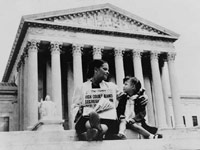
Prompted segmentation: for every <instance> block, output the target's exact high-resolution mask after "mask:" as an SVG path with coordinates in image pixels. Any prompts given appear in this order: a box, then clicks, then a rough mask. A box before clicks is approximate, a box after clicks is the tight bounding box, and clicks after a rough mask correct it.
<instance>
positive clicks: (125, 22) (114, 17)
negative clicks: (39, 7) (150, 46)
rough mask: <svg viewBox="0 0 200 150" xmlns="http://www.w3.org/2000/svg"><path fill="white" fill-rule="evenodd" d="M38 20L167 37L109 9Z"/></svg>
mask: <svg viewBox="0 0 200 150" xmlns="http://www.w3.org/2000/svg"><path fill="white" fill-rule="evenodd" d="M39 20H43V21H51V22H57V23H61V24H65V25H79V26H83V27H96V28H100V29H106V28H107V29H113V30H114V31H117V30H122V31H123V30H126V31H128V32H130V33H143V34H153V35H167V34H166V33H164V32H162V31H159V30H157V29H155V28H153V27H150V26H148V25H145V24H143V23H141V22H139V21H137V20H135V19H133V18H130V17H127V16H125V15H123V14H120V13H118V12H115V11H112V10H110V9H101V10H96V11H88V12H80V13H74V14H67V15H61V16H54V17H49V18H43V19H39Z"/></svg>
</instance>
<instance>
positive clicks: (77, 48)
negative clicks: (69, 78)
mask: <svg viewBox="0 0 200 150" xmlns="http://www.w3.org/2000/svg"><path fill="white" fill-rule="evenodd" d="M73 74H74V88H76V87H77V86H79V85H80V84H82V83H83V69H82V46H81V45H73Z"/></svg>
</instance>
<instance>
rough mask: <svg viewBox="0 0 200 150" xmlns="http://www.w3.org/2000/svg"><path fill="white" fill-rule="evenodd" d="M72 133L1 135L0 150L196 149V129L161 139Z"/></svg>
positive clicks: (168, 132) (166, 132)
mask: <svg viewBox="0 0 200 150" xmlns="http://www.w3.org/2000/svg"><path fill="white" fill-rule="evenodd" d="M74 133H75V132H74V131H73V130H64V131H42V132H41V131H21V132H1V133H0V150H46V149H47V150H94V149H95V150H122V149H123V150H126V149H134V150H137V149H138V150H168V149H169V150H173V149H174V150H179V149H180V150H192V149H200V129H195V128H192V129H180V130H169V129H168V130H167V129H166V130H161V131H160V133H162V134H163V135H164V138H163V139H127V140H104V141H97V142H96V141H92V142H87V141H77V138H76V136H74V135H75V134H74Z"/></svg>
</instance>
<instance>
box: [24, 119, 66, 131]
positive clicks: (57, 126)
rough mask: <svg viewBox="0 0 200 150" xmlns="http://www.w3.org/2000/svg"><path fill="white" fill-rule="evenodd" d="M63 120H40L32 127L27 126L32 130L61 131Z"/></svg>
mask: <svg viewBox="0 0 200 150" xmlns="http://www.w3.org/2000/svg"><path fill="white" fill-rule="evenodd" d="M63 122H64V120H40V121H39V122H38V123H37V124H36V125H35V126H34V127H29V129H28V130H32V131H62V130H64V127H63Z"/></svg>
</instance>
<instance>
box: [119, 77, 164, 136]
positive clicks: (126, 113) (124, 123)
mask: <svg viewBox="0 0 200 150" xmlns="http://www.w3.org/2000/svg"><path fill="white" fill-rule="evenodd" d="M123 90H124V93H125V94H124V95H122V96H121V99H120V100H119V106H118V108H117V113H118V117H119V118H120V125H119V133H118V135H117V136H118V138H119V139H125V138H126V137H125V130H126V127H127V128H129V129H131V130H134V131H136V132H138V133H140V134H142V135H143V136H144V138H146V139H154V138H162V135H160V134H152V133H150V132H149V131H148V130H146V129H145V128H143V126H142V124H141V123H142V121H144V117H145V115H146V111H145V105H144V104H142V103H141V102H142V101H143V100H142V99H141V98H143V97H144V95H143V92H144V91H142V89H141V83H140V81H139V80H138V79H137V78H136V77H127V78H125V79H124V87H123ZM144 103H145V102H144ZM152 128H154V127H152Z"/></svg>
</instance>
